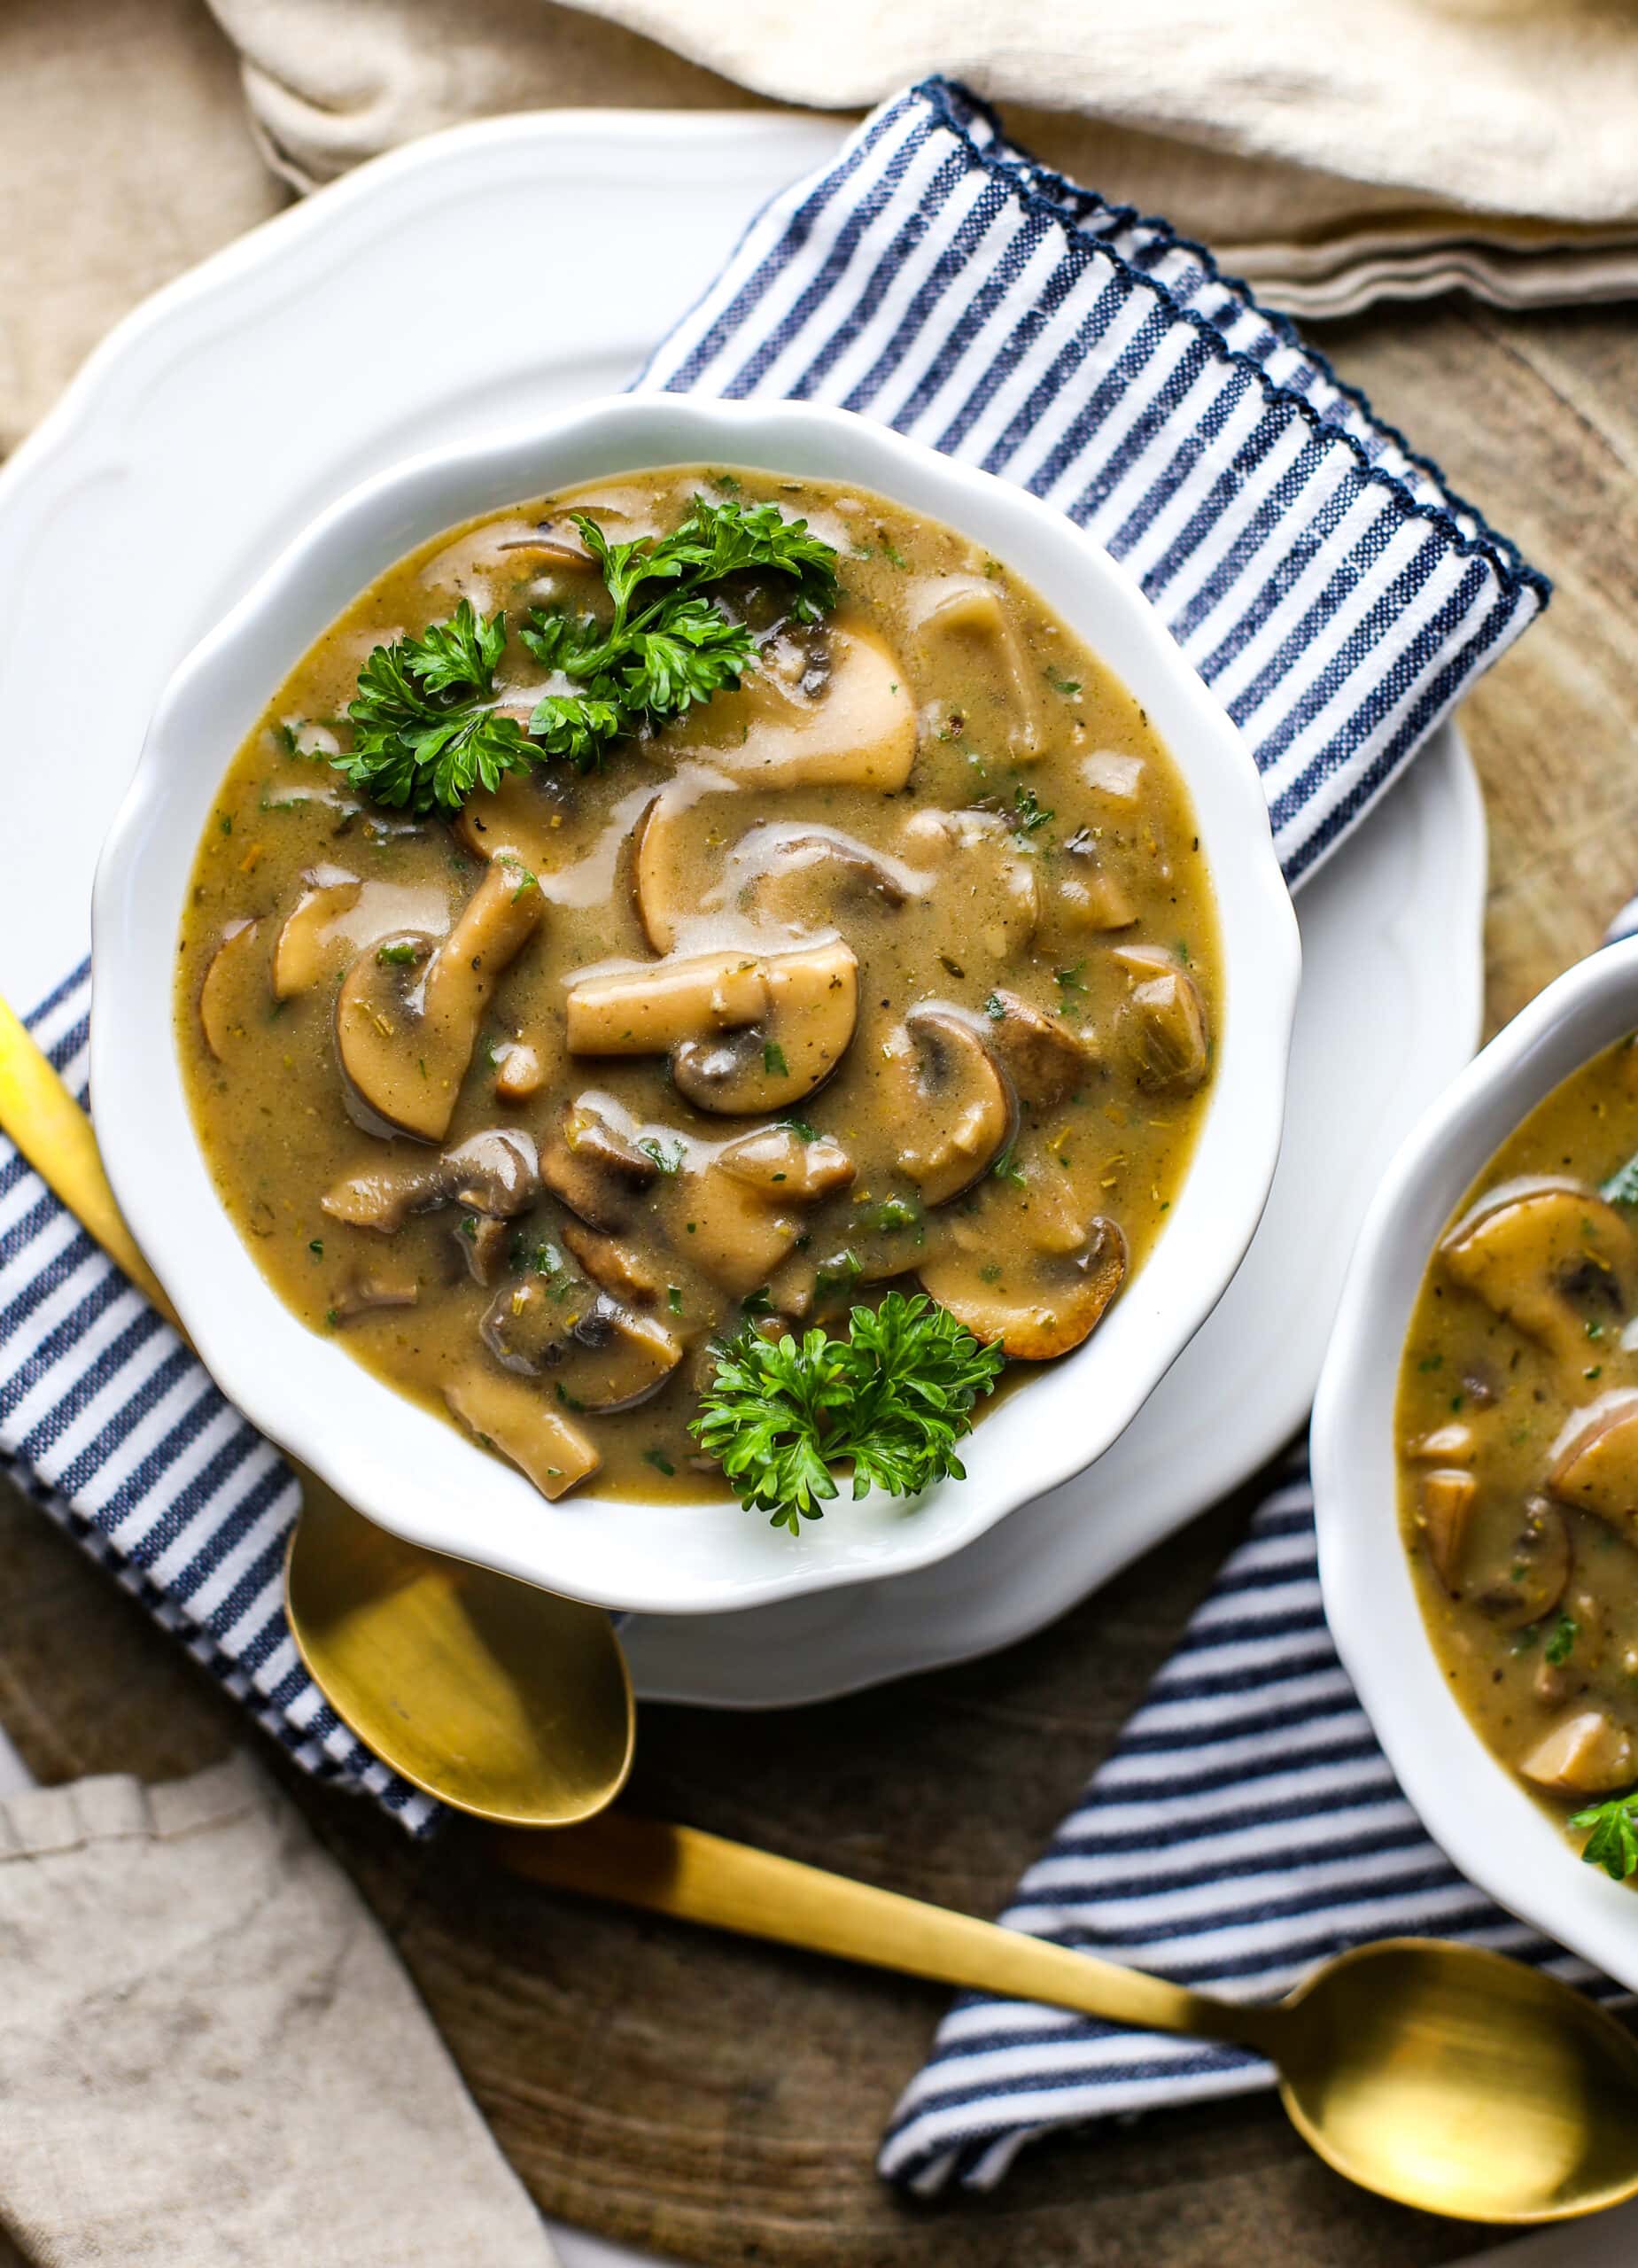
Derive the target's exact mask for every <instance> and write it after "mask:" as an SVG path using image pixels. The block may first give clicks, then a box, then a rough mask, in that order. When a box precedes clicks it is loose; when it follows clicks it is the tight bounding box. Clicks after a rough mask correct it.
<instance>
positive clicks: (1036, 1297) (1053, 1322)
mask: <svg viewBox="0 0 1638 2268" xmlns="http://www.w3.org/2000/svg"><path fill="white" fill-rule="evenodd" d="M964 1225H968V1226H970V1225H972V1224H970V1223H969V1224H964ZM985 1225H986V1227H988V1228H989V1229H990V1234H989V1235H987V1236H983V1237H982V1238H980V1239H973V1240H967V1239H959V1238H957V1237H956V1236H953V1235H952V1236H951V1238H950V1239H949V1240H948V1241H947V1242H946V1243H945V1244H944V1245H943V1247H942V1248H941V1249H940V1250H939V1251H938V1252H936V1253H935V1254H932V1255H931V1256H929V1257H928V1258H927V1259H924V1260H923V1261H922V1262H920V1266H919V1268H918V1270H917V1271H916V1272H917V1274H918V1275H919V1276H920V1279H921V1284H922V1288H923V1289H924V1290H925V1291H927V1292H928V1293H930V1294H931V1296H932V1297H933V1298H934V1299H935V1300H936V1301H938V1303H939V1305H940V1306H941V1307H946V1308H948V1309H950V1311H951V1314H952V1315H953V1316H954V1317H956V1318H957V1320H958V1321H959V1322H960V1323H963V1324H966V1328H967V1329H968V1330H969V1331H970V1332H972V1334H973V1336H974V1338H975V1339H982V1340H986V1341H991V1342H992V1341H995V1340H999V1342H1000V1345H1001V1348H1002V1350H1003V1351H1004V1352H1005V1354H1008V1355H1016V1356H1018V1357H1020V1358H1021V1360H1023V1361H1026V1362H1031V1363H1041V1362H1047V1361H1050V1360H1051V1358H1052V1356H1053V1355H1065V1354H1067V1353H1068V1351H1069V1349H1070V1348H1072V1347H1078V1346H1079V1345H1080V1344H1081V1342H1082V1340H1083V1339H1086V1338H1088V1337H1089V1336H1090V1335H1091V1332H1093V1331H1094V1330H1096V1328H1097V1327H1098V1324H1099V1323H1100V1322H1101V1321H1102V1319H1103V1317H1104V1313H1105V1311H1106V1309H1107V1308H1108V1306H1109V1304H1110V1302H1111V1301H1113V1300H1114V1296H1115V1294H1116V1293H1118V1292H1119V1290H1120V1289H1121V1286H1122V1284H1123V1283H1124V1282H1125V1281H1126V1273H1127V1252H1126V1239H1125V1237H1124V1236H1123V1235H1122V1231H1121V1228H1120V1225H1119V1223H1117V1222H1114V1221H1111V1220H1108V1219H1106V1217H1105V1216H1103V1215H1102V1214H1097V1215H1095V1216H1093V1218H1092V1219H1091V1221H1090V1222H1089V1223H1088V1224H1087V1229H1086V1234H1085V1237H1084V1238H1083V1241H1082V1243H1081V1245H1080V1247H1079V1248H1078V1250H1076V1251H1075V1252H1074V1253H1044V1252H1037V1251H1032V1250H1031V1249H1030V1248H1029V1247H1027V1246H1024V1245H1023V1244H1022V1243H1021V1240H1020V1239H1018V1238H1017V1237H1016V1236H1015V1235H1013V1236H1008V1237H1005V1238H1001V1237H998V1236H997V1235H996V1234H995V1233H994V1231H995V1226H996V1223H994V1222H993V1221H991V1222H990V1223H986V1224H985Z"/></svg>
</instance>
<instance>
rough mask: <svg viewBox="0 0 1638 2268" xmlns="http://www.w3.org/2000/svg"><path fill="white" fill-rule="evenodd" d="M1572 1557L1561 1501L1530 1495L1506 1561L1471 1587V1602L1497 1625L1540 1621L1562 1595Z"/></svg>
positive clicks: (1517, 1626) (1518, 1626)
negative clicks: (1476, 1585) (1558, 1503)
mask: <svg viewBox="0 0 1638 2268" xmlns="http://www.w3.org/2000/svg"><path fill="white" fill-rule="evenodd" d="M1571 1557H1572V1555H1571V1548H1570V1531H1569V1528H1568V1527H1567V1526H1566V1525H1565V1522H1564V1514H1563V1513H1562V1512H1561V1511H1559V1509H1558V1507H1557V1505H1556V1504H1553V1503H1549V1502H1548V1500H1547V1498H1546V1497H1545V1496H1529V1497H1526V1498H1525V1505H1524V1514H1523V1518H1521V1520H1520V1522H1519V1526H1518V1534H1516V1535H1515V1536H1514V1538H1513V1540H1512V1542H1511V1544H1510V1546H1509V1549H1508V1552H1507V1556H1506V1560H1505V1563H1504V1564H1503V1565H1502V1566H1500V1567H1497V1568H1495V1569H1494V1570H1493V1571H1492V1573H1490V1574H1488V1575H1487V1576H1486V1577H1485V1578H1484V1579H1483V1581H1482V1582H1481V1584H1480V1585H1479V1588H1476V1589H1474V1590H1473V1591H1472V1592H1471V1598H1472V1602H1473V1604H1474V1605H1475V1606H1476V1607H1477V1608H1478V1609H1479V1612H1480V1613H1481V1614H1482V1615H1484V1616H1485V1617H1486V1618H1487V1620H1489V1621H1490V1622H1492V1623H1494V1626H1495V1627H1496V1628H1497V1629H1498V1630H1522V1629H1523V1628H1524V1627H1525V1625H1526V1623H1531V1622H1539V1621H1540V1620H1541V1618H1542V1616H1543V1615H1544V1614H1550V1613H1551V1612H1552V1611H1553V1609H1554V1608H1555V1607H1556V1605H1557V1604H1558V1602H1559V1600H1560V1599H1561V1598H1562V1597H1563V1596H1564V1586H1565V1584H1566V1583H1567V1582H1568V1581H1569V1580H1570V1565H1571Z"/></svg>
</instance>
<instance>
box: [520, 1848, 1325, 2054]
mask: <svg viewBox="0 0 1638 2268" xmlns="http://www.w3.org/2000/svg"><path fill="white" fill-rule="evenodd" d="M495 1842H496V1847H497V1851H498V1854H499V1856H500V1858H501V1863H502V1864H503V1865H505V1866H507V1867H509V1868H511V1869H512V1870H513V1871H514V1872H515V1873H516V1874H523V1875H528V1876H531V1877H532V1879H533V1880H534V1881H536V1882H542V1883H547V1884H550V1885H551V1886H552V1888H553V1889H555V1890H571V1891H578V1892H579V1893H581V1894H582V1895H583V1896H586V1897H589V1898H608V1899H614V1900H616V1901H617V1903H619V1904H622V1905H626V1906H638V1907H642V1908H644V1909H645V1911H647V1912H648V1913H651V1914H666V1915H671V1917H672V1919H673V1920H674V1921H679V1922H705V1923H708V1924H709V1925H710V1926H711V1927H713V1928H715V1929H718V1930H734V1931H735V1932H736V1933H737V1934H738V1935H740V1936H741V1937H750V1938H772V1940H773V1941H774V1942H775V1943H776V1944H779V1945H787V1946H800V1947H801V1948H802V1949H803V1951H804V1952H808V1953H833V1954H835V1955H836V1956H837V1958H838V1959H840V1960H842V1961H864V1962H866V1963H867V1964H868V1965H869V1966H871V1967H872V1968H875V1969H898V1970H900V1971H902V1972H903V1973H904V1974H905V1975H907V1976H911V1977H933V1978H935V1979H936V1980H937V1981H938V1982H939V1983H940V1984H943V1985H965V1986H969V1987H972V1988H974V1989H976V1990H978V1991H981V1992H1000V1993H1005V1994H1006V1995H1007V1996H1008V1997H1010V1998H1013V1999H1016V2000H1042V2001H1044V2002H1046V2003H1047V2004H1048V2005H1049V2006H1052V2007H1054V2008H1076V2009H1079V2010H1080V2011H1082V2013H1083V2014H1084V2015H1087V2016H1104V2017H1106V2018H1107V2019H1108V2020H1109V2022H1110V2023H1128V2024H1138V2025H1142V2026H1145V2028H1149V2029H1153V2030H1154V2031H1181V2032H1188V2033H1191V2034H1192V2035H1193V2036H1194V2037H1196V2038H1199V2039H1226V2040H1231V2041H1234V2042H1237V2043H1239V2044H1242V2045H1245V2046H1247V2047H1262V2048H1265V2049H1267V2050H1269V2052H1270V2053H1272V2052H1273V2046H1274V2042H1275V2039H1276V2038H1277V2034H1278V2032H1279V2030H1280V2018H1281V2015H1282V2013H1283V2012H1282V2011H1281V2010H1280V2009H1279V2008H1270V2007H1267V2006H1263V2007H1255V2008H1238V2007H1236V2006H1235V2005H1234V2004H1233V2003H1232V2002H1230V2001H1226V2000H1213V1999H1212V1998H1210V1997H1209V1995H1207V1994H1206V1993H1203V1992H1190V1991H1189V1990H1188V1989H1187V1987H1186V1986H1184V1985H1171V1984H1168V1983H1167V1982H1166V1980H1165V1979H1164V1978H1162V1977H1149V1976H1145V1974H1144V1972H1143V1971H1142V1970H1141V1969H1125V1968H1122V1966H1121V1965H1120V1964H1119V1963H1118V1962H1116V1961H1100V1960H1099V1959H1098V1956H1097V1955H1096V1954H1094V1953H1076V1952H1073V1951H1071V1949H1070V1948H1069V1947H1068V1946H1054V1945H1048V1944H1046V1943H1044V1941H1043V1940H1042V1939H1041V1938H1030V1937H1026V1936H1025V1935H1024V1934H1023V1932H1022V1931H1021V1930H1004V1929H1001V1928H999V1927H998V1925H997V1924H996V1923H995V1922H980V1921H978V1920H977V1919H975V1918H974V1916H973V1915H970V1914H956V1913H952V1912H951V1910H950V1909H949V1908H948V1907H942V1906H928V1905H924V1904H923V1903H922V1902H921V1900H920V1899H915V1898H903V1897H900V1896H899V1894H898V1893H897V1891H890V1890H876V1889H873V1887H872V1886H871V1884H868V1883H862V1882H854V1881H851V1880H850V1878H849V1877H848V1876H845V1875H833V1874H827V1873H825V1872H824V1871H823V1870H822V1869H821V1868H818V1867H806V1866H803V1865H802V1864H801V1863H800V1862H799V1861H798V1860H795V1859H780V1858H776V1857H774V1856H773V1854H772V1852H767V1851H757V1850H753V1849H752V1848H751V1847H750V1846H749V1845H747V1844H743V1843H728V1842H725V1841H724V1840H723V1838H722V1837H720V1836H717V1835H703V1834H702V1833H700V1832H699V1830H698V1829H695V1828H692V1827H673V1826H670V1825H667V1824H666V1823H665V1822H664V1821H660V1820H648V1819H633V1818H632V1817H630V1816H629V1815H626V1814H617V1813H609V1814H605V1815H604V1816H603V1817H602V1818H601V1819H596V1820H593V1821H589V1822H588V1823H587V1824H586V1826H584V1827H570V1828H564V1829H562V1830H561V1831H559V1832H557V1833H555V1834H550V1835H541V1834H513V1833H502V1834H501V1835H499V1836H498V1837H496V1838H495Z"/></svg>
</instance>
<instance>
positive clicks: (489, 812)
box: [454, 772, 563, 874]
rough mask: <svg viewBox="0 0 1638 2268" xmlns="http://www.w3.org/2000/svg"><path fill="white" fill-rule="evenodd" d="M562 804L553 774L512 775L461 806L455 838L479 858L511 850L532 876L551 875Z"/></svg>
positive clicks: (560, 824)
mask: <svg viewBox="0 0 1638 2268" xmlns="http://www.w3.org/2000/svg"><path fill="white" fill-rule="evenodd" d="M562 830H563V804H562V801H561V799H560V797H559V796H558V795H557V794H556V793H555V792H554V788H553V783H552V781H551V778H550V775H549V774H548V775H547V776H545V777H542V775H541V774H540V773H535V772H527V773H525V772H508V773H507V775H506V777H505V778H504V779H503V780H502V781H501V784H500V786H499V787H498V788H478V789H477V790H476V792H475V793H474V794H472V795H470V796H468V797H467V799H466V801H465V803H464V804H462V806H461V815H460V817H459V818H458V819H455V820H454V832H455V836H456V839H457V840H458V841H459V842H461V843H463V844H464V845H465V847H466V848H467V849H468V850H470V852H471V853H472V855H473V857H474V858H488V859H493V858H500V857H501V855H502V853H503V852H505V851H508V850H509V851H510V852H511V853H512V855H513V856H514V857H515V858H521V859H522V860H523V862H524V866H526V867H527V868H529V869H530V871H531V872H532V873H534V874H546V873H548V872H549V871H550V869H551V868H552V867H553V866H555V863H556V860H557V858H558V855H559V853H558V843H559V841H560V840H561V836H562Z"/></svg>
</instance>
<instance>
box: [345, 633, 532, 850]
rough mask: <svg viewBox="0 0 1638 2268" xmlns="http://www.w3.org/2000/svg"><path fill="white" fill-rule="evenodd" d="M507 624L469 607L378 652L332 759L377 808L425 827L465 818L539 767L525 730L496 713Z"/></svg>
mask: <svg viewBox="0 0 1638 2268" xmlns="http://www.w3.org/2000/svg"><path fill="white" fill-rule="evenodd" d="M505 647H506V617H505V615H504V614H497V615H494V616H493V617H490V618H489V619H487V620H485V617H484V616H482V615H481V614H477V613H475V612H474V611H473V608H472V602H471V601H470V599H462V602H461V603H460V605H459V606H458V607H457V608H456V610H455V611H454V615H453V617H451V618H450V620H449V621H447V622H434V623H431V624H430V625H428V627H427V628H426V629H425V630H423V632H422V633H421V635H420V636H419V637H418V638H400V639H397V640H396V641H394V642H393V643H392V645H391V646H377V648H376V649H375V651H374V652H373V653H372V654H371V655H370V656H369V660H368V661H367V662H366V663H365V664H364V666H363V669H362V670H361V672H360V673H359V680H358V692H357V695H355V697H354V698H353V702H352V703H351V704H350V705H349V707H348V710H347V717H348V720H349V722H350V723H351V725H352V727H353V745H352V747H351V748H350V749H347V750H343V751H342V752H341V753H340V754H339V755H337V756H334V757H331V758H330V762H331V764H332V765H334V766H335V768H336V770H337V771H338V772H342V773H345V775H346V777H347V779H348V780H349V781H351V782H352V784H353V787H355V788H360V789H361V790H362V791H363V793H364V794H366V795H367V796H371V797H372V798H373V799H374V800H375V802H377V803H378V804H389V805H391V806H392V807H393V808H396V809H400V810H407V811H411V812H415V813H416V814H417V815H418V816H420V817H424V816H426V814H428V813H429V812H434V811H449V812H455V811H459V810H460V808H461V806H462V804H463V803H464V802H465V801H466V799H467V797H468V796H470V794H471V793H472V791H473V789H474V788H498V787H499V786H500V784H501V781H502V779H504V777H505V776H506V774H507V773H508V772H526V771H528V769H529V767H530V765H531V764H532V761H533V757H532V752H531V750H530V748H529V743H528V742H527V740H526V739H525V737H524V729H523V726H521V725H520V724H519V723H518V722H517V720H516V718H515V717H502V716H501V715H499V714H498V713H497V712H496V711H495V710H494V708H493V705H492V704H493V699H494V690H495V671H496V669H497V667H498V666H499V664H500V660H501V654H502V652H503V651H504V650H505Z"/></svg>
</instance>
